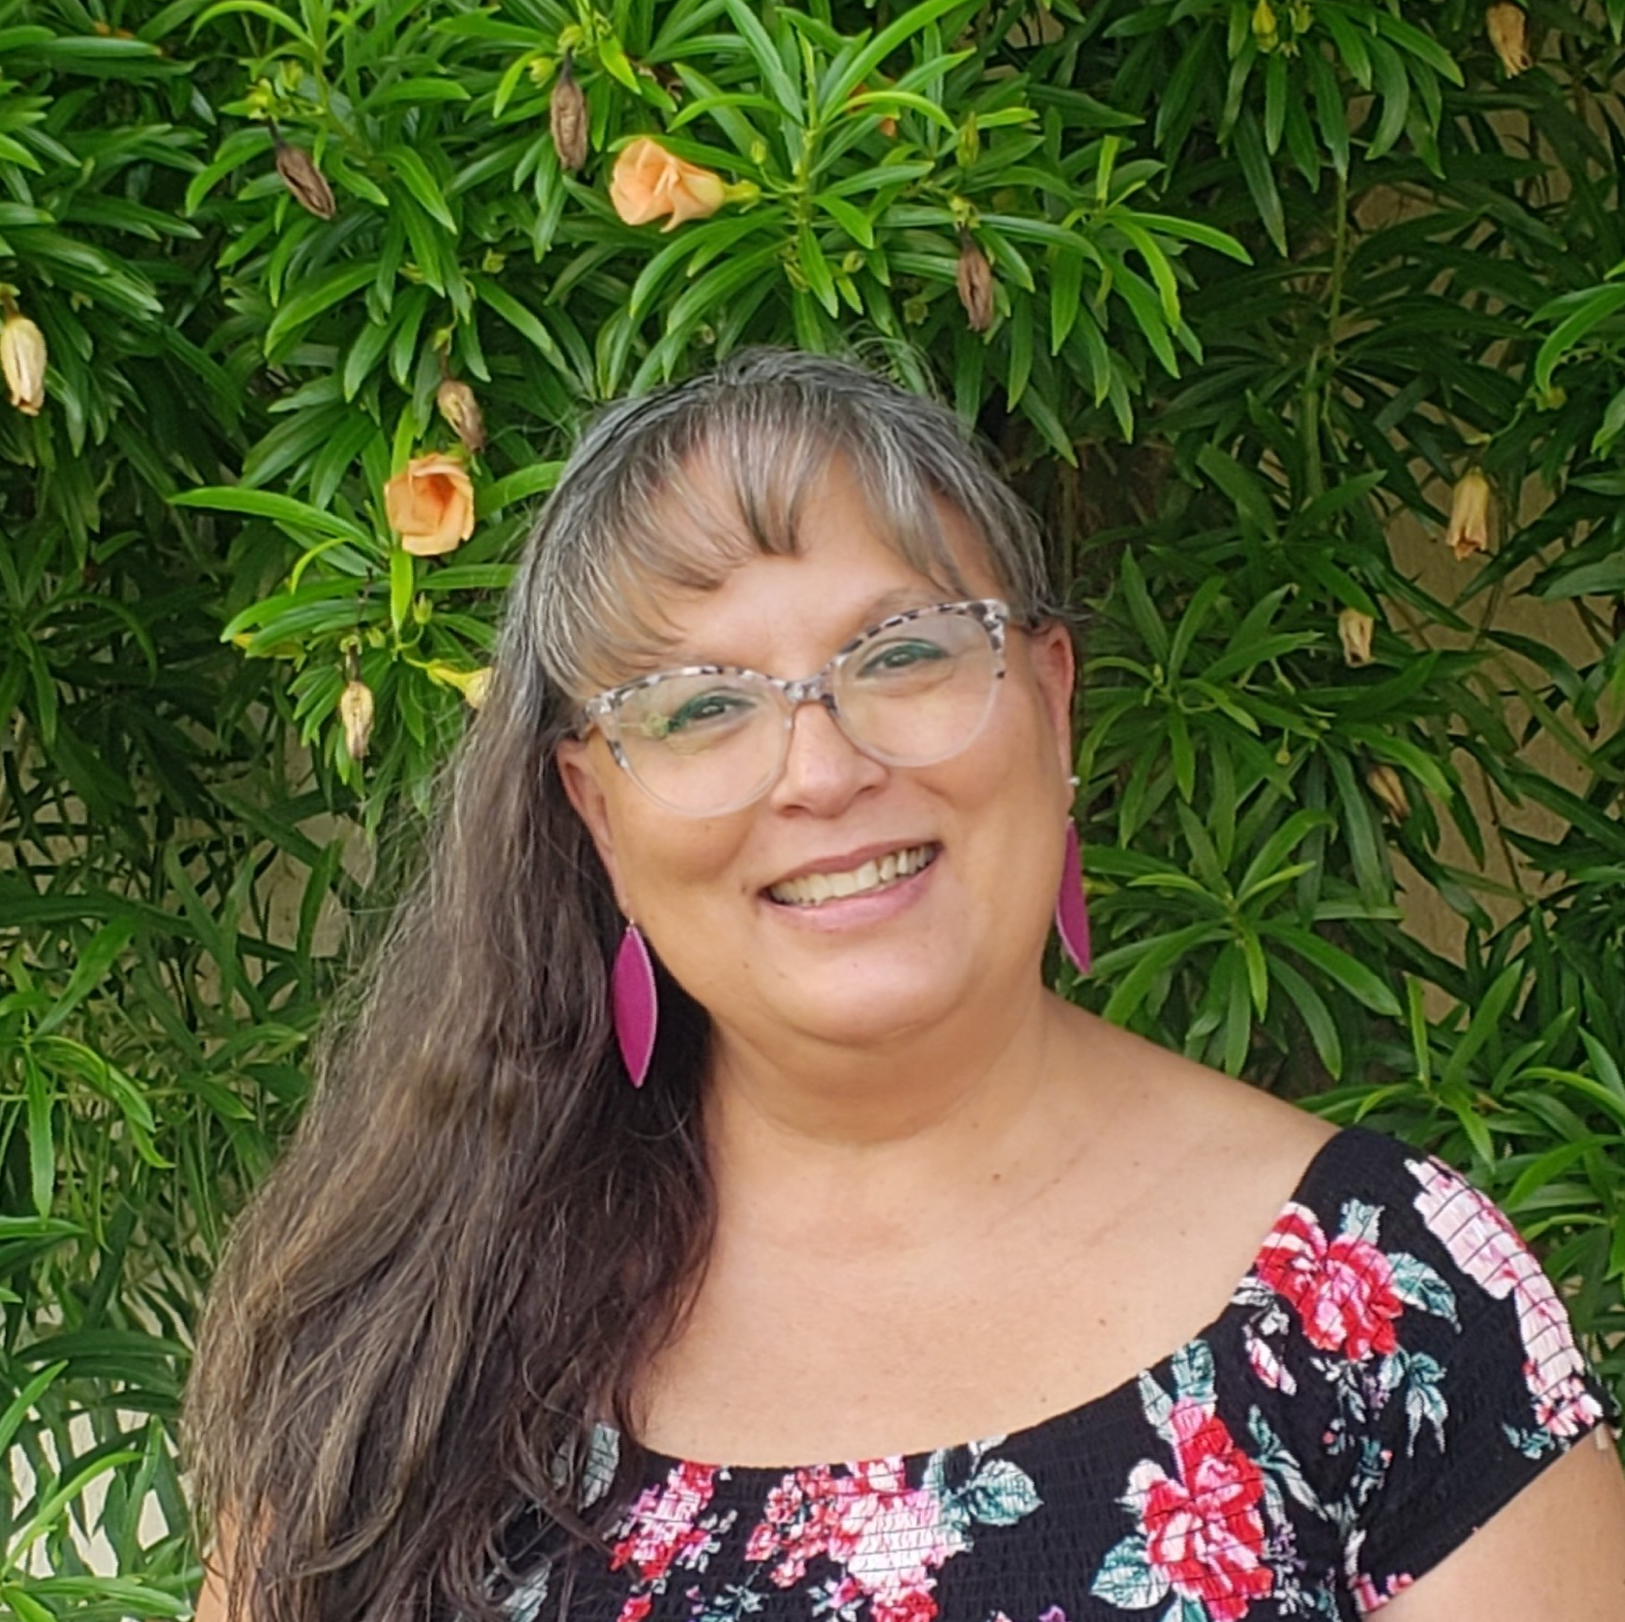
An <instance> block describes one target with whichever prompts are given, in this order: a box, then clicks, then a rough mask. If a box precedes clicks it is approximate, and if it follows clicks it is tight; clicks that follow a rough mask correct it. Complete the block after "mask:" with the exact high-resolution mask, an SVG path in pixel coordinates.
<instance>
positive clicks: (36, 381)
mask: <svg viewBox="0 0 1625 1622" xmlns="http://www.w3.org/2000/svg"><path fill="white" fill-rule="evenodd" d="M45 360H46V352H45V334H44V333H43V332H41V331H40V329H39V328H38V327H37V326H35V324H34V323H33V322H32V321H30V320H29V319H28V317H27V316H26V315H19V314H18V313H17V311H16V310H15V309H12V310H10V311H9V312H8V313H7V315H6V317H5V319H4V320H3V321H0V371H3V372H4V373H5V379H6V388H7V389H8V390H9V391H10V394H11V403H12V404H13V405H14V406H15V407H16V408H17V409H18V410H19V411H20V412H22V413H23V415H24V416H26V417H37V416H38V415H39V414H40V407H41V406H43V405H44V404H45Z"/></svg>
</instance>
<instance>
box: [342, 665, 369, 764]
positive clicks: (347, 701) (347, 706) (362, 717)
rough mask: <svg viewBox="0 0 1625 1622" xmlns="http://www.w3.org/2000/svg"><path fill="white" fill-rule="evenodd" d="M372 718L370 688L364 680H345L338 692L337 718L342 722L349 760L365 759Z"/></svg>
mask: <svg viewBox="0 0 1625 1622" xmlns="http://www.w3.org/2000/svg"><path fill="white" fill-rule="evenodd" d="M372 718H373V701H372V689H371V688H370V687H369V686H368V685H367V684H366V683H365V682H364V681H356V680H354V679H352V680H350V681H347V682H346V683H345V684H344V691H343V692H342V693H340V694H339V720H340V721H342V722H343V723H344V747H345V748H346V749H348V750H349V751H350V759H351V760H365V759H366V756H367V743H368V740H369V739H370V738H371V737H372Z"/></svg>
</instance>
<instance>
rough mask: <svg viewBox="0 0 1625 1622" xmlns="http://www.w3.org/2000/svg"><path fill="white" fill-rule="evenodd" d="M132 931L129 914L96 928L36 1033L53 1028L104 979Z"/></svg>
mask: <svg viewBox="0 0 1625 1622" xmlns="http://www.w3.org/2000/svg"><path fill="white" fill-rule="evenodd" d="M135 931H136V920H135V919H134V918H133V917H129V916H126V917H122V918H114V919H111V920H109V921H108V922H107V923H105V924H103V925H102V927H101V928H100V929H98V930H97V931H96V933H95V934H94V935H93V936H92V937H91V939H90V941H89V942H88V943H87V944H86V946H85V948H84V950H83V951H82V952H80V954H79V956H78V959H77V961H76V962H75V963H74V966H73V973H72V974H71V975H70V976H69V978H68V983H67V985H66V987H64V989H63V992H62V995H61V996H60V997H58V998H57V1000H56V1002H55V1003H54V1004H52V1006H51V1010H50V1012H49V1013H48V1014H46V1016H45V1017H44V1018H43V1019H42V1020H40V1022H39V1023H38V1024H37V1025H36V1026H35V1027H34V1034H35V1035H36V1036H43V1035H45V1033H46V1032H48V1031H54V1030H55V1029H56V1028H57V1027H58V1026H59V1025H61V1024H62V1022H63V1021H64V1020H65V1019H67V1017H68V1015H69V1014H71V1013H72V1012H73V1011H74V1009H75V1008H77V1007H78V1006H79V1004H80V1003H81V1002H83V1001H84V999H85V998H86V997H88V996H89V995H90V993H91V992H92V991H94V990H95V989H96V987H97V986H99V985H100V984H101V983H102V981H103V980H104V979H106V977H107V974H108V971H109V970H110V969H111V968H112V967H113V965H114V964H115V963H116V962H117V961H118V960H119V958H120V957H122V956H123V955H124V951H125V949H126V948H127V947H128V946H129V944H130V942H131V941H132V940H133V939H134V938H135Z"/></svg>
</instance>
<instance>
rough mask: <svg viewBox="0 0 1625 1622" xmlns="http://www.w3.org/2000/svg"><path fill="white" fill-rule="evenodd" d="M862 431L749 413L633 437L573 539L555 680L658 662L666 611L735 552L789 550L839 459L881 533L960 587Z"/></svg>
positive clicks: (889, 465)
mask: <svg viewBox="0 0 1625 1622" xmlns="http://www.w3.org/2000/svg"><path fill="white" fill-rule="evenodd" d="M876 450H877V447H875V446H874V445H873V444H872V443H870V442H867V441H865V439H864V438H863V436H862V435H859V434H852V433H831V432H830V431H829V430H828V429H827V428H825V427H823V426H822V425H820V426H819V427H817V428H814V427H812V426H809V425H802V426H800V427H799V429H798V430H797V431H791V432H786V431H784V427H783V425H782V424H769V423H765V422H761V421H752V420H749V419H748V418H744V419H740V418H735V419H734V420H728V421H724V422H722V423H717V424H713V425H707V426H702V425H700V424H693V425H692V426H691V427H689V429H688V431H687V432H679V433H673V434H671V435H669V436H666V437H665V438H664V440H663V441H662V442H657V443H651V444H648V445H647V446H645V447H643V448H641V450H640V453H639V454H637V455H635V456H634V457H633V458H632V459H631V460H630V463H629V465H627V466H624V467H623V468H622V471H621V476H620V477H619V478H618V479H617V480H616V481H615V482H614V484H613V486H611V487H609V488H606V489H605V490H604V491H603V493H602V496H603V499H602V503H601V506H600V508H599V511H598V512H597V513H596V514H594V515H593V517H594V520H595V521H594V522H593V523H592V525H591V528H592V531H593V532H592V533H590V534H581V533H579V532H578V539H577V538H572V541H574V542H577V544H571V546H570V550H571V552H573V553H574V554H575V560H576V561H577V563H578V564H585V563H586V561H587V560H588V559H589V558H590V559H595V560H597V564H596V566H595V567H591V568H587V567H582V568H581V569H580V571H579V573H578V574H577V575H576V578H575V580H574V581H572V582H571V584H572V585H573V586H574V588H575V589H574V590H573V591H572V592H571V593H570V594H569V595H570V597H571V598H572V599H573V601H574V603H575V606H576V610H577V614H576V616H574V618H575V624H574V626H573V627H571V630H570V632H569V633H566V634H561V633H562V632H563V631H564V628H563V627H562V626H559V627H556V628H555V630H554V631H553V632H552V633H551V635H552V636H553V638H554V640H553V641H552V642H551V645H550V644H549V642H548V641H547V640H545V639H544V641H543V643H542V646H543V647H544V648H546V649H548V650H549V654H550V655H552V657H548V658H547V663H548V664H549V665H553V664H554V659H555V658H556V659H557V665H556V667H555V668H554V669H552V670H551V672H550V673H551V674H553V675H554V677H555V679H557V680H559V681H560V682H561V684H562V685H564V686H565V687H566V688H567V689H568V690H570V691H573V692H577V693H581V692H585V691H590V690H596V689H599V688H603V687H608V686H612V685H614V684H616V683H618V682H621V681H625V680H628V679H630V678H632V677H635V676H638V675H643V674H646V673H648V672H650V671H653V670H658V669H660V668H661V667H662V666H663V665H664V664H666V663H669V658H668V657H667V656H668V654H669V651H670V649H671V648H672V646H673V645H674V642H675V640H676V635H677V632H676V628H675V627H674V625H673V624H672V622H671V620H670V619H669V618H668V617H667V616H666V614H665V613H664V611H663V610H664V607H665V605H667V604H672V605H673V606H675V603H676V601H677V600H678V599H680V598H681V597H682V596H683V595H685V594H691V593H703V592H710V591H715V590H716V589H717V588H718V587H719V586H721V585H722V584H723V582H724V581H725V580H726V579H727V578H728V576H729V575H730V574H731V573H732V572H733V571H734V570H735V569H737V568H738V567H739V566H740V565H741V564H744V563H748V562H750V561H751V560H752V559H753V558H759V557H797V556H799V555H800V553H801V522H802V514H803V512H804V510H805V507H806V502H807V498H808V495H809V494H810V493H811V492H812V491H813V490H815V489H816V488H817V487H818V486H819V485H820V484H821V483H822V482H823V481H824V480H825V479H827V477H828V476H829V473H830V470H831V468H832V466H834V465H835V464H837V463H845V464H846V466H847V467H848V468H849V469H850V470H851V472H852V474H853V476H854V477H855V478H856V479H857V481H858V484H859V487H860V488H861V490H862V491H863V495H864V500H865V504H866V505H867V507H868V509H869V512H870V514H871V516H872V517H873V518H874V520H875V523H876V529H877V530H878V532H879V535H880V538H881V539H882V540H883V541H884V542H885V543H886V544H887V545H889V546H891V547H892V548H893V549H894V550H895V551H896V552H897V553H898V555H899V556H900V557H901V558H902V559H903V560H904V561H905V562H906V563H908V564H909V565H910V567H912V568H913V569H914V570H915V571H916V572H917V573H919V574H921V575H924V576H925V577H926V578H927V579H929V580H931V581H933V582H934V583H935V584H937V585H938V586H940V587H941V588H942V589H943V590H944V591H945V592H947V593H948V594H950V595H957V596H963V595H964V594H965V592H966V589H967V588H966V586H965V583H964V576H963V573H962V570H961V568H960V566H959V562H958V560H956V559H955V557H954V555H953V552H952V549H951V548H950V546H949V544H948V541H947V537H946V536H945V535H944V534H943V530H942V524H941V520H940V517H939V514H938V511H937V508H936V506H935V504H934V503H935V501H936V500H942V499H945V498H944V496H943V495H942V493H941V492H938V491H936V490H933V489H932V488H930V487H929V485H928V484H927V482H926V480H925V479H924V478H923V477H922V475H921V471H920V470H919V469H918V468H917V467H915V466H912V465H910V464H907V463H905V462H904V461H903V460H902V459H900V458H898V459H890V458H886V457H884V456H883V455H877V454H876Z"/></svg>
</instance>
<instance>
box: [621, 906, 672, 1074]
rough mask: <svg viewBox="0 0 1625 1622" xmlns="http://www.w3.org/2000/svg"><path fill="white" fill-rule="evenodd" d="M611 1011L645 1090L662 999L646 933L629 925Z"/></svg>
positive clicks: (630, 1066)
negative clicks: (656, 983) (657, 987)
mask: <svg viewBox="0 0 1625 1622" xmlns="http://www.w3.org/2000/svg"><path fill="white" fill-rule="evenodd" d="M610 1011H611V1013H612V1014H613V1015H614V1019H615V1040H616V1042H617V1043H618V1044H619V1046H620V1050H621V1060H622V1062H623V1063H624V1064H625V1065H626V1073H627V1075H628V1076H629V1077H630V1078H631V1081H632V1085H633V1086H634V1087H641V1086H642V1085H643V1082H644V1078H645V1077H647V1075H648V1074H649V1061H650V1060H651V1059H653V1057H654V1051H655V1029H656V1027H657V1025H658V1024H659V1022H660V1000H659V994H658V993H657V991H656V990H655V966H654V961H653V959H652V958H650V956H649V947H648V943H647V942H646V941H645V940H644V938H643V931H642V930H641V929H639V928H638V926H637V925H636V924H632V923H629V924H628V925H627V926H626V933H625V934H624V935H622V936H621V944H620V949H619V950H618V951H617V952H616V953H615V968H614V970H613V971H612V973H611V975H610Z"/></svg>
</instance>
